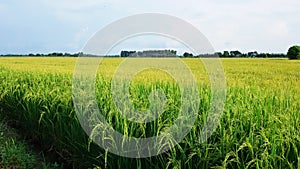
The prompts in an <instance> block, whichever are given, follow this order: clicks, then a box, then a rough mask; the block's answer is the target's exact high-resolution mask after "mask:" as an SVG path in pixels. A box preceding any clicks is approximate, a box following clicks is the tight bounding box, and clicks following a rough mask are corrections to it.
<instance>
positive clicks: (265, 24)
mask: <svg viewBox="0 0 300 169" xmlns="http://www.w3.org/2000/svg"><path fill="white" fill-rule="evenodd" d="M299 6H300V1H298V0H286V1H283V0H272V1H271V0H248V1H241V0H228V1H222V0H213V1H211V0H187V1H182V0H173V1H171V0H161V1H158V0H144V1H143V2H141V1H138V0H126V1H124V0H41V1H34V0H28V1H17V0H11V1H2V2H1V3H0V14H1V16H6V17H1V18H0V22H1V28H0V36H1V37H5V38H6V39H3V38H2V40H0V48H2V50H3V51H14V49H15V48H18V47H20V48H23V47H24V45H23V46H22V45H21V44H30V45H26V47H24V48H27V49H26V50H24V51H26V52H27V51H30V50H32V52H34V51H35V50H36V48H41V49H40V51H49V50H51V51H55V50H57V49H60V50H64V51H66V52H68V51H71V50H77V49H79V48H80V47H81V46H82V45H83V44H84V43H85V42H84V41H86V40H87V39H88V37H90V36H92V35H93V33H95V32H96V31H98V30H99V29H101V28H103V27H104V26H105V25H107V24H109V23H111V22H113V21H115V20H118V19H120V18H122V17H126V16H129V15H132V14H138V13H145V12H157V13H165V14H169V15H174V16H177V17H179V18H182V19H184V20H186V21H188V22H190V23H191V24H193V25H194V26H196V27H197V28H198V29H199V30H200V31H201V32H202V33H203V34H204V35H205V36H206V37H207V38H208V39H209V40H210V42H211V43H212V45H213V46H214V47H215V49H216V50H217V51H221V50H225V49H226V50H230V49H240V50H244V51H247V50H252V49H257V50H261V51H266V52H285V50H286V48H287V47H288V45H293V44H297V43H299V41H300V40H299V37H300V31H299V30H300V20H299V19H298V18H300V12H299V10H298V7H299ZM87 27H88V28H89V29H88V30H85V28H87ZM41 29H42V30H41ZM183 31H184V30H183ZM54 37H58V38H59V41H58V40H57V38H54ZM279 40H280V42H279ZM7 43H9V44H11V45H10V46H11V47H8V46H7V45H6V44H7ZM41 43H42V44H44V45H42V46H41ZM136 44H137V43H136ZM158 44H159V45H161V47H164V45H165V44H163V43H158ZM131 45H132V47H134V46H136V45H134V42H131ZM149 45H150V44H149ZM151 45H152V46H158V45H154V44H151ZM151 45H150V46H149V47H151ZM45 46H47V47H45Z"/></svg>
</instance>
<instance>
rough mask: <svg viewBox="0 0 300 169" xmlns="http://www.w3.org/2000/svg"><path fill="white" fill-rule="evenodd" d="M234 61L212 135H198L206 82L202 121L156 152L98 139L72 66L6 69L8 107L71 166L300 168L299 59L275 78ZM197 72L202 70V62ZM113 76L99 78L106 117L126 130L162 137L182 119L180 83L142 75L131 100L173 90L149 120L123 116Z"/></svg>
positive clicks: (1, 75)
mask: <svg viewBox="0 0 300 169" xmlns="http://www.w3.org/2000/svg"><path fill="white" fill-rule="evenodd" d="M234 61H236V62H238V61H239V60H230V62H229V61H228V60H224V61H223V62H224V66H225V71H226V73H227V81H229V82H228V84H229V87H228V88H227V99H226V105H225V111H224V113H223V116H222V118H221V122H220V124H219V125H218V127H217V129H216V131H215V132H214V133H213V135H212V136H211V137H210V138H209V139H208V140H207V141H206V142H204V143H200V142H199V135H200V133H199V131H201V128H202V127H203V124H204V122H205V119H206V117H207V113H208V111H209V106H210V97H211V93H210V87H209V84H207V83H201V82H200V83H199V85H198V89H199V96H200V100H199V103H200V106H199V110H198V117H197V119H196V122H195V125H194V126H193V127H192V129H191V131H190V132H189V133H188V135H187V136H186V137H185V138H184V140H183V141H182V142H181V143H179V144H178V145H177V146H176V147H175V148H173V149H171V150H169V151H167V152H165V153H163V154H160V155H158V156H154V157H148V158H142V159H134V158H126V157H120V156H117V155H114V154H111V153H109V152H108V151H107V150H103V149H102V148H99V147H98V146H97V145H96V144H94V143H93V142H92V141H91V139H90V138H89V137H88V136H87V135H86V134H85V132H84V131H83V129H82V128H81V126H80V124H79V121H78V119H77V117H76V113H75V110H74V105H73V101H72V76H71V74H68V73H55V72H50V73H46V72H42V71H36V70H35V71H20V70H12V69H11V68H7V67H5V68H0V81H1V85H0V105H1V107H2V109H3V112H1V113H5V114H6V115H7V116H8V117H9V118H11V119H14V120H17V121H18V125H20V127H22V128H23V129H22V131H23V132H24V135H27V136H28V137H31V138H32V139H33V140H36V142H37V143H39V144H40V145H41V146H42V147H43V149H44V150H45V151H52V152H55V153H56V154H57V156H58V157H60V158H61V159H63V161H64V162H65V163H66V164H65V166H69V167H70V168H93V167H99V168H299V167H300V152H299V151H300V90H299V86H297V85H295V84H298V83H299V79H300V75H299V70H298V69H297V66H298V68H299V65H300V63H299V62H295V63H294V62H293V64H295V65H296V66H294V69H291V67H284V68H282V69H278V70H279V71H277V72H275V73H274V74H271V75H272V77H269V76H268V73H266V75H265V74H262V73H263V72H261V71H262V70H261V69H262V68H260V69H258V68H257V66H253V65H252V68H251V66H249V65H247V64H245V65H243V63H244V60H241V61H240V64H239V66H240V68H241V70H240V69H239V66H238V65H235V63H236V62H234ZM246 61H247V60H245V62H246ZM264 61H265V60H261V61H260V60H253V62H252V61H247V62H251V63H255V64H261V63H263V62H264ZM194 62H196V61H193V60H187V64H190V65H193V66H194V67H197V65H196V64H198V63H194ZM231 62H233V63H231ZM272 62H273V61H272ZM277 62H286V60H281V61H280V60H279V61H276V62H275V63H277ZM227 64H228V65H229V64H230V65H233V66H236V68H233V66H228V67H227ZM246 65H247V66H248V67H247V68H246ZM243 66H245V68H244V67H243ZM249 67H250V68H249ZM269 67H271V66H270V65H269ZM267 68H268V66H266V67H265V68H264V69H267ZM248 70H252V71H250V72H249V71H248ZM192 71H193V72H194V73H195V72H196V73H197V69H192ZM241 72H243V74H241ZM276 73H277V74H276ZM237 74H239V75H237ZM287 77H290V78H289V80H287ZM264 78H267V79H265V80H263V79H264ZM199 79H200V80H199ZM239 79H240V80H241V81H244V83H243V85H241V81H239ZM272 79H273V80H272ZM198 80H199V81H201V78H198ZM268 80H270V81H269V82H268ZM110 82H111V79H110V78H109V77H108V76H107V75H101V74H100V75H99V77H98V78H97V81H96V86H97V90H96V94H97V101H98V107H99V110H100V111H101V113H102V114H103V115H104V116H105V119H106V121H107V122H108V123H109V124H110V125H111V126H113V128H114V129H115V130H117V131H119V132H121V133H122V134H124V135H128V136H135V137H142V138H146V137H150V136H155V135H158V134H159V133H160V132H161V131H163V130H164V129H166V128H167V127H169V126H170V125H172V124H173V122H174V120H176V118H178V107H179V106H180V94H179V93H180V92H179V89H178V86H177V85H176V84H174V83H173V82H138V81H137V82H136V83H133V84H132V85H131V86H130V92H131V96H130V97H131V100H132V103H133V105H135V107H136V108H138V109H146V108H149V101H148V100H147V98H148V95H147V94H148V93H150V92H151V90H153V88H160V89H162V91H164V92H165V93H166V96H167V106H166V108H165V111H164V113H163V114H162V115H161V116H160V117H159V118H158V119H157V120H155V121H153V122H151V123H145V124H140V123H134V122H132V121H129V120H126V119H125V118H124V117H123V116H121V115H120V113H119V112H118V111H117V109H116V107H115V105H114V103H113V101H112V99H111V91H110ZM272 82H273V83H272ZM258 84H259V85H258ZM112 141H114V140H112Z"/></svg>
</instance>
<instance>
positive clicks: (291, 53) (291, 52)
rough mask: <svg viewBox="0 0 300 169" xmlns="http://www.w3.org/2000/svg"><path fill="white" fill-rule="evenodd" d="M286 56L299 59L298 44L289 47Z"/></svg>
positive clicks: (299, 49)
mask: <svg viewBox="0 0 300 169" xmlns="http://www.w3.org/2000/svg"><path fill="white" fill-rule="evenodd" d="M287 56H288V58H289V59H300V46H292V47H290V48H289V50H288V53H287Z"/></svg>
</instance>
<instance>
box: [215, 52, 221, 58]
mask: <svg viewBox="0 0 300 169" xmlns="http://www.w3.org/2000/svg"><path fill="white" fill-rule="evenodd" d="M215 55H216V56H218V57H223V54H222V52H216V53H215Z"/></svg>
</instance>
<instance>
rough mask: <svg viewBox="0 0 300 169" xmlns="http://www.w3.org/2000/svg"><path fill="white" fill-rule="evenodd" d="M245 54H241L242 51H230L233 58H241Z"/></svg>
mask: <svg viewBox="0 0 300 169" xmlns="http://www.w3.org/2000/svg"><path fill="white" fill-rule="evenodd" d="M242 55H243V54H242V53H241V52H240V51H238V50H236V51H230V56H232V57H241V56H242Z"/></svg>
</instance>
